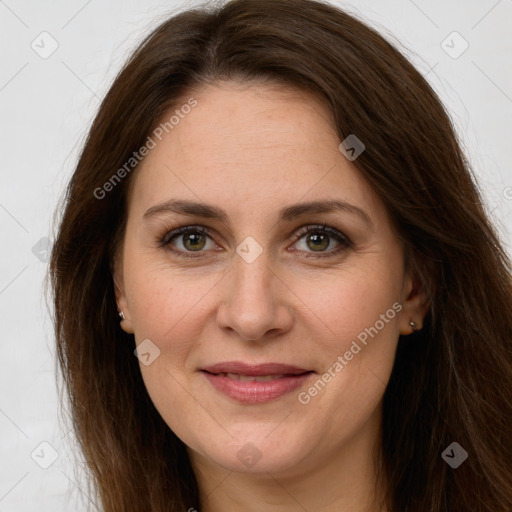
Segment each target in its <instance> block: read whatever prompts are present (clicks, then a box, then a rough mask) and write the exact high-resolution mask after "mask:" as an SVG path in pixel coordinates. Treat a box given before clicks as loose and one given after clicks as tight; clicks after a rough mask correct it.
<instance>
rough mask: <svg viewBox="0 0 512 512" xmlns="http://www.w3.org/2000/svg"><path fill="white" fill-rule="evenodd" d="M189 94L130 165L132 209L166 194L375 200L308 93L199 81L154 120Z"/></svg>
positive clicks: (240, 202)
mask: <svg viewBox="0 0 512 512" xmlns="http://www.w3.org/2000/svg"><path fill="white" fill-rule="evenodd" d="M190 98H193V99H194V100H195V101H196V102H197V104H196V106H194V107H193V108H191V109H188V108H187V109H183V111H182V112H181V115H179V120H178V117H176V119H175V120H178V122H177V123H176V124H174V125H173V127H172V129H169V128H168V130H167V131H168V133H166V131H163V133H162V135H161V140H158V139H156V138H155V139H154V140H155V142H156V146H155V147H154V148H153V149H152V150H151V151H150V152H149V154H148V155H147V156H146V157H145V158H144V160H143V161H142V162H141V164H140V165H139V167H138V168H137V170H136V173H135V176H134V177H133V183H132V194H131V196H132V197H131V199H130V202H131V203H133V205H132V206H133V207H134V208H137V209H140V210H142V209H143V208H148V207H149V206H151V205H152V204H155V203H157V202H159V201H163V200H165V199H166V198H168V197H171V196H172V197H177V196H179V197H186V198H189V199H193V200H196V201H197V200H203V201H205V202H209V203H212V202H213V203H217V204H224V205H232V206H233V207H235V206H236V208H235V210H238V211H239V209H240V207H241V206H243V207H245V209H247V208H249V209H252V208H258V207H260V206H263V207H265V208H267V209H268V208H272V204H275V207H276V208H281V207H282V205H283V202H286V203H288V202H297V201H298V200H299V199H301V198H304V199H305V200H306V199H307V200H310V201H311V200H314V199H316V198H322V199H325V198H336V199H340V198H341V199H346V200H349V199H350V200H351V202H355V203H357V202H359V203H360V204H363V203H364V204H366V205H367V206H371V205H369V201H370V202H372V203H373V201H374V200H375V198H374V197H373V194H372V191H371V189H370V187H369V186H368V185H367V183H366V182H365V181H364V180H363V178H362V177H361V176H360V175H359V172H358V171H357V169H356V168H355V166H354V165H353V164H352V163H351V162H349V161H348V160H347V159H346V158H345V157H344V156H343V155H342V154H341V153H340V151H339V150H338V145H339V143H340V140H339V137H338V136H337V134H336V131H335V128H334V124H333V120H332V113H331V112H330V110H329V109H328V107H327V106H326V105H325V104H324V103H322V102H321V101H320V100H319V99H318V98H317V97H316V96H314V95H313V94H310V93H307V92H303V91H299V90H296V89H293V88H286V87H283V86H276V85H275V84H273V85H268V84H255V85H254V84H253V85H247V84H234V83H223V84H216V85H206V86H201V87H196V88H195V89H193V90H191V91H190V92H189V95H187V96H184V97H183V99H182V102H181V103H180V102H179V101H178V102H177V103H176V106H175V107H173V109H172V111H171V112H168V113H166V115H165V116H163V118H162V121H161V123H165V122H166V121H167V120H168V119H169V118H170V116H171V115H172V114H173V112H175V111H176V110H180V107H179V105H184V104H186V103H187V101H188V100H189V99H190ZM185 111H186V112H187V113H186V114H185V113H184V112H185ZM161 131H162V130H161ZM140 213H143V212H140ZM234 213H236V212H235V211H234Z"/></svg>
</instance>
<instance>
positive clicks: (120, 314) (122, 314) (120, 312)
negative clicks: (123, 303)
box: [119, 311, 126, 320]
mask: <svg viewBox="0 0 512 512" xmlns="http://www.w3.org/2000/svg"><path fill="white" fill-rule="evenodd" d="M119 316H120V317H121V318H122V319H123V320H126V317H125V316H124V313H123V312H122V311H119Z"/></svg>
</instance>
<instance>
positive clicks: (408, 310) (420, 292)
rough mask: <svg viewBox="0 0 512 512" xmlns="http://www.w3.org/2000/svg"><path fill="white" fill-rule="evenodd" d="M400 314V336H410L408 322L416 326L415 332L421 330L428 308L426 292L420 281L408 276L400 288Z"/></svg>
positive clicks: (410, 331)
mask: <svg viewBox="0 0 512 512" xmlns="http://www.w3.org/2000/svg"><path fill="white" fill-rule="evenodd" d="M402 299H403V300H402V301H401V304H402V307H403V309H402V313H401V315H400V334H412V333H413V332H414V331H413V329H412V326H411V324H410V322H411V321H412V322H414V323H415V324H416V327H415V330H416V331H419V330H420V329H422V328H423V322H424V319H425V316H426V315H427V313H428V310H429V308H430V299H429V297H428V293H427V290H426V289H425V287H424V286H423V285H422V284H421V282H420V280H419V279H418V278H417V277H415V276H412V275H408V276H407V278H406V279H405V281H404V286H403V288H402Z"/></svg>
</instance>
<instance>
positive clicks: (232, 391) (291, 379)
mask: <svg viewBox="0 0 512 512" xmlns="http://www.w3.org/2000/svg"><path fill="white" fill-rule="evenodd" d="M202 373H203V375H204V376H205V377H206V378H207V379H208V380H209V382H210V384H211V385H212V386H213V387H214V388H215V389H217V390H218V391H220V392H221V393H224V394H225V395H226V396H228V397H230V398H233V399H235V400H237V401H239V402H243V403H246V404H261V403H265V402H269V401H270V400H274V399H276V398H279V397H281V396H283V395H286V394H287V393H291V392H292V391H294V390H295V389H297V388H298V387H299V386H301V385H302V384H303V383H304V381H306V380H307V379H308V378H309V377H310V376H311V375H313V372H309V373H303V374H301V375H287V376H285V377H280V378H279V379H275V380H270V381H266V382H258V381H241V380H234V379H230V378H229V377H225V376H221V375H213V374H211V373H208V372H205V371H203V372H202Z"/></svg>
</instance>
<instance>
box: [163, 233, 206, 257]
mask: <svg viewBox="0 0 512 512" xmlns="http://www.w3.org/2000/svg"><path fill="white" fill-rule="evenodd" d="M208 243H210V245H209V246H208ZM159 246H160V247H168V248H169V249H170V250H172V251H173V252H175V253H177V254H178V255H180V256H183V257H196V256H201V253H203V252H205V251H204V250H203V249H214V248H215V247H216V245H215V243H214V242H213V240H212V239H211V236H210V233H209V231H207V230H206V229H205V228H202V227H195V226H183V227H181V228H177V229H173V230H172V231H169V232H168V233H166V234H165V235H164V236H163V237H162V238H161V239H160V240H159ZM191 253H197V254H191Z"/></svg>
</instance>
